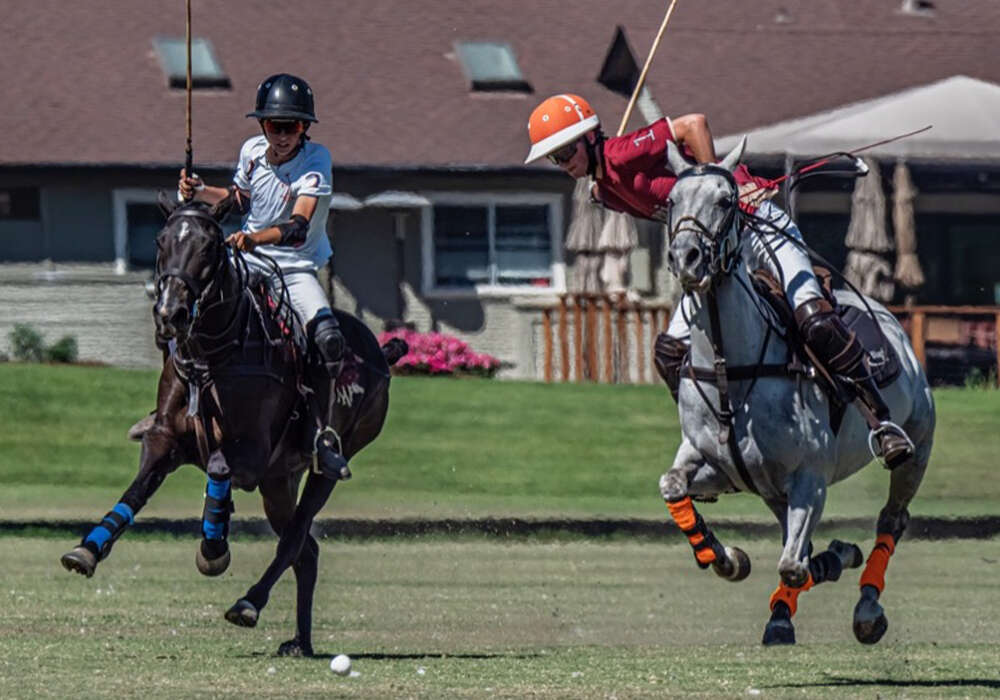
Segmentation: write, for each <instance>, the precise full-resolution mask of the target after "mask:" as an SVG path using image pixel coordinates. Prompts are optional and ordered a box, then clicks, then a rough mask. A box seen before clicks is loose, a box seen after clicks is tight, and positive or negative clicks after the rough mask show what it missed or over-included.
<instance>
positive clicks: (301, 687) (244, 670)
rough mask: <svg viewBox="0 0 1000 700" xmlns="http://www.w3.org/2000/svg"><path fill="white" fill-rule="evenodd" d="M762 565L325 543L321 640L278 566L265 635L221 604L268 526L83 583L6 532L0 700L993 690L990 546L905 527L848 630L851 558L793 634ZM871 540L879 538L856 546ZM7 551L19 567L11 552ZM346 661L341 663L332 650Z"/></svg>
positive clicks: (575, 545) (493, 547)
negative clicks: (311, 651)
mask: <svg viewBox="0 0 1000 700" xmlns="http://www.w3.org/2000/svg"><path fill="white" fill-rule="evenodd" d="M734 543H738V544H740V545H742V546H745V548H746V549H747V551H748V552H749V553H750V555H751V557H753V558H754V573H753V574H751V576H750V578H749V579H748V580H747V581H745V582H743V583H740V584H732V583H728V582H725V581H722V580H721V579H718V578H716V577H715V576H714V575H712V574H710V573H708V572H703V571H699V570H698V569H697V568H696V567H695V566H694V563H693V560H692V557H691V554H690V551H689V549H688V547H687V546H686V545H662V544H655V543H648V542H647V543H642V542H614V543H604V544H596V543H591V542H540V543H538V542H536V543H517V544H501V543H498V542H496V541H487V540H476V539H467V540H463V541H458V542H455V541H444V540H440V539H432V540H406V541H398V542H392V541H379V542H366V543H359V542H344V541H337V540H325V541H324V542H322V543H321V555H320V580H319V586H318V589H317V597H316V607H315V633H314V644H315V647H316V651H317V653H318V654H320V655H321V658H316V659H286V658H276V657H274V656H273V652H274V650H275V649H276V648H277V646H278V644H279V643H280V642H281V641H283V640H285V639H287V638H289V637H290V636H291V633H292V629H293V609H292V607H293V603H292V600H293V598H294V587H293V583H292V578H291V576H290V572H289V575H286V576H285V578H284V579H282V581H281V582H280V583H279V584H278V586H277V587H276V588H275V591H274V595H273V596H272V598H271V603H270V605H269V606H268V607H267V608H266V609H265V610H264V613H263V615H262V618H261V622H260V625H259V626H258V627H257V628H256V629H252V630H247V629H242V628H236V627H233V626H231V625H229V624H228V623H226V622H225V621H224V620H223V619H222V612H223V610H225V609H226V607H228V606H229V605H230V604H231V603H232V602H233V601H234V600H235V599H236V598H237V597H238V596H239V595H241V594H242V593H243V592H244V591H245V589H246V587H247V585H248V584H249V583H250V582H251V579H252V577H254V576H256V575H257V574H259V573H260V571H261V570H262V569H263V567H264V566H265V564H266V562H267V560H268V559H269V557H270V555H271V553H272V552H273V546H274V545H273V541H271V540H256V541H237V542H235V543H234V558H233V565H232V567H231V569H230V571H229V572H227V574H226V575H224V576H223V577H222V578H220V579H206V578H203V577H201V576H199V575H198V574H197V573H196V572H195V570H194V566H193V559H194V556H193V555H194V548H195V546H196V541H195V540H194V539H191V540H175V539H172V538H165V539H149V538H146V539H144V538H130V536H128V535H126V536H125V538H123V539H122V540H121V541H120V542H119V543H118V544H117V546H116V548H115V551H114V553H113V554H112V556H111V557H110V558H109V559H108V560H106V561H105V562H103V563H102V564H101V565H100V567H99V569H98V571H97V573H96V574H95V576H94V578H92V579H85V578H83V577H80V576H77V575H74V574H69V573H67V572H65V571H63V570H62V568H61V567H60V566H59V563H58V557H59V555H60V554H61V553H62V552H64V551H65V550H66V549H67V548H68V547H69V546H70V545H71V544H72V542H71V541H65V542H63V541H61V540H58V539H50V538H46V539H31V538H13V537H5V538H0V559H2V560H3V561H4V562H6V563H7V565H6V566H5V567H4V572H3V586H2V589H0V599H2V600H3V603H4V606H3V607H4V614H3V615H0V697H3V698H35V697H54V698H67V697H94V698H97V697H101V698H107V697H139V696H141V697H143V698H147V699H148V698H161V697H164V698H166V697H171V698H176V697H227V698H251V697H253V698H257V697H262V698H263V697H274V698H302V697H317V698H318V697H324V698H329V697H348V698H349V697H385V698H495V697H504V698H525V697H533V698H567V699H569V698H574V699H575V698H609V697H617V698H622V699H624V698H676V697H704V698H717V697H718V698H734V697H764V698H855V697H860V698H904V697H905V698H946V697H974V698H979V697H996V695H997V693H1000V674H998V673H997V652H996V649H997V645H998V644H1000V627H998V626H997V625H996V620H995V616H996V600H997V596H998V593H1000V584H998V583H997V567H998V564H997V558H998V557H997V550H996V545H997V542H996V541H995V540H994V541H986V542H983V541H979V542H973V541H961V540H953V541H947V542H928V541H906V540H904V541H903V542H902V543H901V544H900V547H899V549H898V550H897V553H896V556H894V557H893V561H892V564H891V566H890V568H889V575H888V587H887V589H886V591H885V593H884V594H883V598H882V600H883V602H884V604H885V607H886V612H887V614H888V616H889V631H888V632H887V633H886V636H885V638H884V639H883V640H882V641H881V642H880V643H879V644H878V645H876V646H874V647H865V646H862V645H860V644H858V643H857V642H856V641H855V640H854V638H853V635H852V633H851V626H850V619H851V611H852V609H853V606H854V603H855V600H856V595H857V576H858V575H857V572H856V571H851V572H847V573H845V575H844V578H843V579H842V580H841V581H840V582H839V583H831V584H824V585H822V586H820V587H817V588H815V589H813V590H812V591H810V592H809V593H807V594H805V595H804V596H803V597H802V598H801V599H800V604H799V613H798V615H797V616H796V618H795V622H796V628H797V635H798V645H797V646H795V647H781V648H763V647H762V646H761V645H760V635H761V632H762V629H763V625H764V622H765V621H766V617H767V612H766V608H767V598H768V595H769V594H770V591H771V590H772V589H773V587H774V584H775V582H776V573H775V566H776V560H777V545H776V543H773V542H767V541H763V540H759V541H750V542H734ZM865 544H866V545H868V544H870V542H869V541H868V540H866V542H865ZM12 564H16V565H12ZM337 653H347V654H349V655H351V656H352V657H353V660H354V670H356V671H357V672H358V673H359V674H360V675H358V676H355V677H350V678H341V677H337V676H334V675H333V674H332V673H331V672H330V671H329V669H328V662H329V658H330V656H332V655H334V654H337Z"/></svg>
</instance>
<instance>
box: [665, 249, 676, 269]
mask: <svg viewBox="0 0 1000 700" xmlns="http://www.w3.org/2000/svg"><path fill="white" fill-rule="evenodd" d="M667 265H669V266H670V267H676V261H675V260H674V253H673V251H671V252H669V253H667Z"/></svg>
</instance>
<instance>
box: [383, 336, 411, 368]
mask: <svg viewBox="0 0 1000 700" xmlns="http://www.w3.org/2000/svg"><path fill="white" fill-rule="evenodd" d="M409 351H410V346H409V345H407V344H406V341H405V340H403V339H402V338H390V339H389V340H388V341H387V342H386V344H385V345H383V346H382V354H383V355H385V361H386V362H388V363H389V366H390V367H392V366H393V365H394V364H396V363H397V362H399V358H401V357H402V356H403V355H405V354H406V353H408V352H409Z"/></svg>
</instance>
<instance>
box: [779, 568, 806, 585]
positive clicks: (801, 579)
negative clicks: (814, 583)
mask: <svg viewBox="0 0 1000 700" xmlns="http://www.w3.org/2000/svg"><path fill="white" fill-rule="evenodd" d="M808 580H809V569H808V568H806V567H802V569H801V570H792V571H782V572H781V582H782V583H783V584H785V585H786V586H788V587H789V588H802V587H803V586H804V585H806V581H808Z"/></svg>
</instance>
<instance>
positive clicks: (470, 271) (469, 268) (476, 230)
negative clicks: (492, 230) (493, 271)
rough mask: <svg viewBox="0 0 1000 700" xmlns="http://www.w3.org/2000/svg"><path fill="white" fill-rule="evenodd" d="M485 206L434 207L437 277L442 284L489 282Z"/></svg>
mask: <svg viewBox="0 0 1000 700" xmlns="http://www.w3.org/2000/svg"><path fill="white" fill-rule="evenodd" d="M487 226H488V223H487V210H486V207H459V206H435V207H434V277H435V284H436V285H437V286H441V287H470V286H472V285H474V284H482V283H486V282H489V236H488V231H487Z"/></svg>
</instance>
